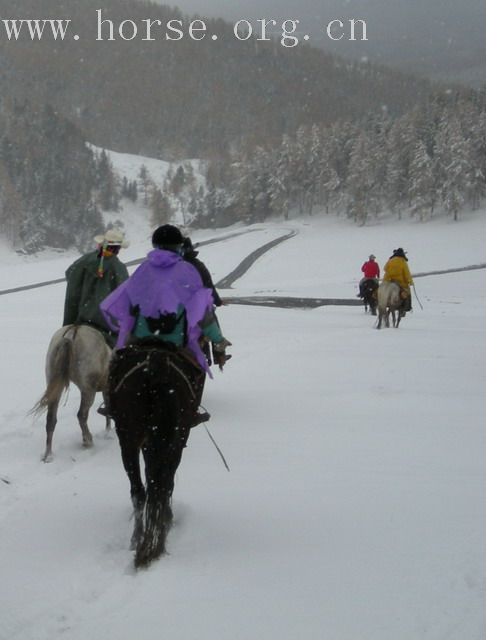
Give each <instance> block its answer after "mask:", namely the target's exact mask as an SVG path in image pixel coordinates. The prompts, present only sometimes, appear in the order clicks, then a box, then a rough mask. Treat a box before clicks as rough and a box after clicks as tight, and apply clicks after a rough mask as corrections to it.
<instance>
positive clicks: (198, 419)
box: [191, 411, 211, 429]
mask: <svg viewBox="0 0 486 640" xmlns="http://www.w3.org/2000/svg"><path fill="white" fill-rule="evenodd" d="M210 417H211V416H210V414H209V413H208V412H207V411H201V412H200V413H199V411H198V412H197V413H196V415H195V416H194V420H193V421H192V424H191V429H192V428H193V427H197V425H198V424H201V423H202V422H207V421H208V420H209V419H210Z"/></svg>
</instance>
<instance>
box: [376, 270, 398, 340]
mask: <svg viewBox="0 0 486 640" xmlns="http://www.w3.org/2000/svg"><path fill="white" fill-rule="evenodd" d="M402 302H403V300H402V298H401V296H400V286H399V285H398V284H397V283H396V282H382V283H381V284H380V286H379V287H378V323H377V325H376V328H377V329H381V325H382V322H383V319H384V320H385V326H386V327H389V326H390V313H391V316H392V320H393V326H394V327H395V328H396V329H397V328H398V325H399V324H400V307H401V306H402Z"/></svg>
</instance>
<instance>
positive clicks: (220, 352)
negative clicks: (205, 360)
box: [213, 338, 231, 371]
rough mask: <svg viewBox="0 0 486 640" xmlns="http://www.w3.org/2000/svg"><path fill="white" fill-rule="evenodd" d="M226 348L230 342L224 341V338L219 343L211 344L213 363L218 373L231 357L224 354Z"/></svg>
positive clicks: (229, 345)
mask: <svg viewBox="0 0 486 640" xmlns="http://www.w3.org/2000/svg"><path fill="white" fill-rule="evenodd" d="M227 347H231V342H230V341H229V340H226V338H223V339H222V340H220V341H219V342H213V361H214V364H217V365H218V367H219V368H220V371H223V367H224V365H225V364H226V362H227V361H228V360H229V359H230V358H231V356H230V355H228V354H227V353H226V348H227Z"/></svg>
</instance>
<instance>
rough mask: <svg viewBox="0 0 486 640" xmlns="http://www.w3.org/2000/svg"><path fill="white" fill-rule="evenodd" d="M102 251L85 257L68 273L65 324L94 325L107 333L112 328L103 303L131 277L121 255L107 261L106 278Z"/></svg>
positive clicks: (73, 265) (77, 261)
mask: <svg viewBox="0 0 486 640" xmlns="http://www.w3.org/2000/svg"><path fill="white" fill-rule="evenodd" d="M99 264H100V258H99V255H98V251H93V252H92V253H88V254H87V255H85V256H82V257H81V258H79V259H78V260H76V262H73V264H72V265H71V266H70V267H69V268H68V269H67V271H66V280H67V288H66V299H65V303H64V320H63V325H67V324H75V323H80V324H91V325H94V326H95V327H96V328H98V329H101V330H102V331H104V332H109V331H110V329H109V327H108V325H107V324H106V322H105V319H104V317H103V314H102V313H101V311H100V308H99V306H100V303H101V302H102V301H103V300H104V299H105V298H106V297H107V296H108V295H109V294H110V293H111V292H112V291H114V290H115V289H116V288H117V287H118V286H119V285H120V284H121V283H122V282H124V281H125V280H126V279H127V278H128V271H127V268H126V266H125V265H124V264H123V263H122V262H120V260H119V259H118V258H117V256H110V257H109V258H106V257H105V258H104V259H103V277H102V278H100V276H99V275H98V267H99Z"/></svg>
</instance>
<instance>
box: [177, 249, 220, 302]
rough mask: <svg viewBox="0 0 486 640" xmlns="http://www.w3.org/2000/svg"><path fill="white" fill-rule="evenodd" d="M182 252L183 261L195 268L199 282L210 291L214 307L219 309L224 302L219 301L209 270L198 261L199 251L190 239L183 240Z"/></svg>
mask: <svg viewBox="0 0 486 640" xmlns="http://www.w3.org/2000/svg"><path fill="white" fill-rule="evenodd" d="M182 251H183V254H182V257H183V258H184V260H186V262H189V263H190V264H192V265H193V266H194V267H196V269H197V270H198V272H199V275H200V276H201V280H202V281H203V285H204V286H205V287H207V288H208V289H211V291H212V292H213V300H214V306H215V307H221V306H222V305H223V304H224V302H223V301H222V300H221V298H220V295H219V293H218V292H217V291H216V287H215V286H214V283H213V279H212V277H211V274H210V273H209V269H208V268H207V267H206V265H205V264H204V262H202V261H201V260H199V258H198V257H197V256H198V255H199V251H196V249H195V247H194V245H193V244H192V241H191V239H190V238H188V237H186V238H184V242H183V244H182Z"/></svg>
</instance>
